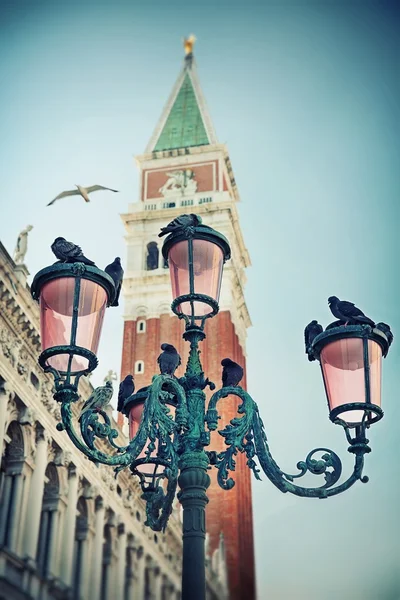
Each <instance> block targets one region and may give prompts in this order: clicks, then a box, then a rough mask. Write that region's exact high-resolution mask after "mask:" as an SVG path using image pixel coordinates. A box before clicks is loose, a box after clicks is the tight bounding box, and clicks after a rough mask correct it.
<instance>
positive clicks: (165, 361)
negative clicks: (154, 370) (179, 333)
mask: <svg viewBox="0 0 400 600" xmlns="http://www.w3.org/2000/svg"><path fill="white" fill-rule="evenodd" d="M161 350H162V352H161V354H160V356H159V357H158V358H157V362H158V364H159V367H160V373H161V375H173V374H174V373H175V371H176V369H177V368H178V367H179V365H180V364H181V357H180V356H179V354H178V352H177V351H176V348H174V346H172V345H171V344H161Z"/></svg>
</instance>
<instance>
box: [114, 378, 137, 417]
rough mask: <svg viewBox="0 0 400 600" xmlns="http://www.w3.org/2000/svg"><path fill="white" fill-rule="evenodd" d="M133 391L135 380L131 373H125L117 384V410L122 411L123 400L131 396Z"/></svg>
mask: <svg viewBox="0 0 400 600" xmlns="http://www.w3.org/2000/svg"><path fill="white" fill-rule="evenodd" d="M134 391H135V382H134V381H133V377H132V375H127V376H126V377H125V379H124V380H123V381H121V383H120V384H119V390H118V404H117V410H118V411H119V412H121V411H122V409H123V407H124V402H125V400H126V399H127V398H129V396H132V394H133V392H134Z"/></svg>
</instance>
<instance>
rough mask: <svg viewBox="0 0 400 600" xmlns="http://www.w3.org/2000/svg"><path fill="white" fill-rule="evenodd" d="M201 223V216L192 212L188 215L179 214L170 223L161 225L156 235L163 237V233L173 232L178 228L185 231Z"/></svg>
mask: <svg viewBox="0 0 400 600" xmlns="http://www.w3.org/2000/svg"><path fill="white" fill-rule="evenodd" d="M201 223H202V218H201V217H200V216H199V215H195V214H194V213H191V214H190V215H180V216H179V217H177V218H176V219H174V220H173V221H171V223H168V225H167V226H166V227H162V228H161V232H160V233H159V234H158V237H163V235H167V233H174V232H175V231H178V230H179V229H182V231H183V232H184V233H185V232H186V231H187V230H189V231H190V229H191V228H193V227H196V226H197V225H201Z"/></svg>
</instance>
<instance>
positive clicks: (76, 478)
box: [0, 244, 227, 600]
mask: <svg viewBox="0 0 400 600" xmlns="http://www.w3.org/2000/svg"><path fill="white" fill-rule="evenodd" d="M27 275H28V272H27V269H26V266H25V265H24V264H22V265H21V264H20V265H16V264H15V263H14V262H13V260H12V259H11V257H10V256H9V255H8V253H7V251H6V250H5V248H4V247H3V246H2V245H1V244H0V450H1V452H0V460H1V466H0V598H1V599H6V600H20V599H21V600H22V599H40V600H47V599H71V600H72V599H73V600H110V599H113V600H178V599H179V598H180V586H181V557H182V542H181V521H180V511H179V508H178V506H179V505H177V506H176V507H175V509H174V512H173V514H172V515H171V519H170V524H169V526H168V528H167V531H166V532H165V534H163V533H154V532H153V531H151V530H150V529H149V528H147V527H145V526H144V504H143V501H142V500H141V491H140V487H139V485H138V483H137V482H136V481H135V479H134V478H133V477H132V476H130V474H129V472H125V471H124V472H121V473H120V474H119V475H118V478H117V479H115V478H114V474H113V471H112V469H111V468H110V467H107V466H104V465H97V464H94V463H93V462H91V461H89V460H88V459H87V458H86V457H85V456H84V455H83V454H81V453H80V452H79V450H77V449H76V448H75V446H74V445H73V444H72V442H71V441H70V440H69V438H68V436H67V434H66V433H65V432H63V431H61V432H60V431H58V430H57V429H56V425H57V423H58V422H59V421H60V409H59V406H58V404H57V402H56V401H55V400H54V399H53V396H52V393H53V392H52V390H53V381H52V378H51V377H50V376H48V375H46V374H44V373H43V372H42V371H41V369H40V367H39V366H38V364H37V358H38V355H39V353H40V334H39V310H38V305H37V304H36V303H35V302H34V301H33V300H32V299H31V295H30V290H29V286H28V285H27V281H26V277H27ZM92 390H93V388H92V386H91V383H90V381H89V380H88V379H85V378H82V381H81V384H80V394H81V397H82V399H86V398H87V397H88V396H89V395H90V393H91V392H92ZM78 411H79V408H78V407H76V414H77V413H78ZM114 427H115V428H117V429H118V430H119V433H120V436H121V440H122V441H121V445H123V444H124V435H123V433H122V430H121V429H120V427H119V426H118V425H117V423H116V422H114ZM125 443H126V439H125ZM207 595H208V598H209V600H224V599H225V598H226V596H227V592H226V570H225V562H224V544H223V540H221V543H220V546H219V548H218V549H216V550H215V551H214V553H213V555H212V556H209V557H208V560H207Z"/></svg>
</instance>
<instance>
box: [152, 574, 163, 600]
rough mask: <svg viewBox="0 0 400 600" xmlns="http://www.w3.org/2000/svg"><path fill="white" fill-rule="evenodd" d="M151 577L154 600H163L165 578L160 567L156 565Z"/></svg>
mask: <svg viewBox="0 0 400 600" xmlns="http://www.w3.org/2000/svg"><path fill="white" fill-rule="evenodd" d="M151 577H152V584H151V588H152V596H153V598H154V600H161V593H162V584H163V578H162V576H161V569H160V567H159V566H158V565H155V566H154V567H153V572H152V574H151Z"/></svg>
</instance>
